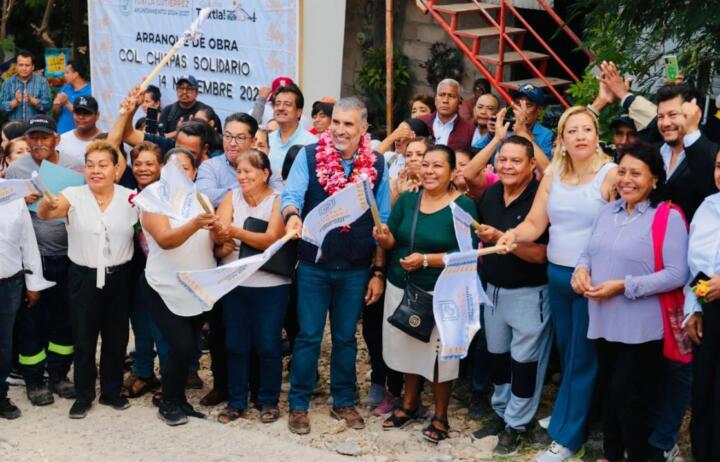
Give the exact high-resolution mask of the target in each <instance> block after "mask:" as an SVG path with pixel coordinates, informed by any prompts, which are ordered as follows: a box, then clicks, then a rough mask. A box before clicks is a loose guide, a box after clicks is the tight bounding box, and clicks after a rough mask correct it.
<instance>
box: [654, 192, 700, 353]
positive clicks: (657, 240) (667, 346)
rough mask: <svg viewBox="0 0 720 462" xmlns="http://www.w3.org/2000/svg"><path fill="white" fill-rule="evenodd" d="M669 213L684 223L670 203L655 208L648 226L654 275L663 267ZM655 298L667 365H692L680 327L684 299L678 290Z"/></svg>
mask: <svg viewBox="0 0 720 462" xmlns="http://www.w3.org/2000/svg"><path fill="white" fill-rule="evenodd" d="M670 210H677V211H678V212H679V213H680V215H681V216H682V217H683V221H685V215H684V214H683V213H682V210H680V208H679V207H678V206H677V205H674V204H672V203H670V202H663V203H662V204H660V205H658V208H657V211H656V212H655V218H654V219H653V223H652V238H653V250H654V253H655V271H660V270H662V269H663V267H664V265H663V256H662V251H663V243H664V242H665V232H666V231H667V223H668V218H669V216H670ZM685 226H686V227H687V221H685ZM658 297H659V298H660V308H661V310H662V317H663V331H664V334H663V354H664V355H665V357H666V358H667V359H669V360H671V361H675V362H679V363H683V364H688V363H690V362H691V361H692V343H691V342H690V338H689V337H688V334H687V330H685V328H684V327H682V322H683V320H684V319H685V313H684V310H683V306H684V304H685V295H684V294H683V291H682V288H678V289H674V290H671V291H669V292H665V293H662V294H660V295H659V296H658Z"/></svg>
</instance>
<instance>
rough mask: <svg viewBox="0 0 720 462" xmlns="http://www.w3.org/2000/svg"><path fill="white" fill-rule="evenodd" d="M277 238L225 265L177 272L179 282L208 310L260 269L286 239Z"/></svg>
mask: <svg viewBox="0 0 720 462" xmlns="http://www.w3.org/2000/svg"><path fill="white" fill-rule="evenodd" d="M288 239H289V238H288V237H287V236H286V237H284V238H282V239H278V240H277V241H275V242H274V243H273V244H272V245H271V246H270V247H268V248H267V249H265V251H264V252H263V253H260V254H257V255H253V256H250V257H246V258H242V259H240V260H236V261H234V262H232V263H228V264H227V265H223V266H218V267H217V268H211V269H206V270H199V271H180V272H179V273H177V278H178V281H180V284H181V285H182V286H183V287H184V288H185V289H186V290H187V291H188V292H189V293H190V295H192V296H193V297H195V298H196V299H197V300H198V301H200V302H201V303H203V304H204V305H205V307H206V308H207V309H208V310H210V309H211V308H212V307H213V305H215V303H217V301H218V300H220V299H221V298H222V297H223V296H224V295H225V294H226V293H228V292H230V291H231V290H233V289H234V288H235V287H237V286H238V285H240V284H242V282H243V281H244V280H246V279H247V278H248V277H250V275H252V274H253V273H254V272H255V271H257V270H258V269H260V267H261V266H262V265H264V264H265V263H266V262H267V261H268V260H270V258H271V257H272V256H273V255H275V253H276V252H277V251H278V250H280V248H281V247H282V246H283V245H285V243H286V242H287V241H288Z"/></svg>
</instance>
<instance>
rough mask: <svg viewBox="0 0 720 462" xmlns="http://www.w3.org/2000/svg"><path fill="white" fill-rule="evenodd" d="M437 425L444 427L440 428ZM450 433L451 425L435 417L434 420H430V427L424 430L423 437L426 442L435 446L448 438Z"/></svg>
mask: <svg viewBox="0 0 720 462" xmlns="http://www.w3.org/2000/svg"><path fill="white" fill-rule="evenodd" d="M435 423H438V424H440V425H442V428H438V427H437V426H436V425H435ZM449 431H450V424H448V421H447V420H444V419H441V418H440V417H438V416H436V415H434V416H433V417H432V419H430V425H428V426H427V427H425V428H424V429H423V431H422V435H423V438H425V440H427V441H429V442H431V443H433V444H438V443H439V442H440V441H442V440H444V439H447V438H448V432H449Z"/></svg>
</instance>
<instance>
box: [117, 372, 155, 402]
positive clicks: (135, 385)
mask: <svg viewBox="0 0 720 462" xmlns="http://www.w3.org/2000/svg"><path fill="white" fill-rule="evenodd" d="M159 385H160V382H159V381H158V379H157V378H156V377H155V376H154V375H153V376H151V377H150V378H142V377H139V376H137V375H135V374H130V376H129V377H128V378H127V380H126V381H125V383H124V384H123V396H125V397H126V398H139V397H140V396H142V395H144V394H145V393H147V392H149V391H151V390H153V389H155V388H157V387H158V386H159Z"/></svg>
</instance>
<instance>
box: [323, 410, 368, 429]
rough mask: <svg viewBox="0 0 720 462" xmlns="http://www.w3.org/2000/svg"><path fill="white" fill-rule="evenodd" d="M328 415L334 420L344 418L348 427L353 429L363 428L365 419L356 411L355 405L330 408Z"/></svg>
mask: <svg viewBox="0 0 720 462" xmlns="http://www.w3.org/2000/svg"><path fill="white" fill-rule="evenodd" d="M330 416H331V417H332V418H334V419H336V420H345V423H347V426H348V428H352V429H353V430H362V429H363V428H365V420H363V418H362V416H361V415H360V414H359V413H358V411H357V409H355V406H348V407H335V406H333V407H332V409H331V410H330Z"/></svg>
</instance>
